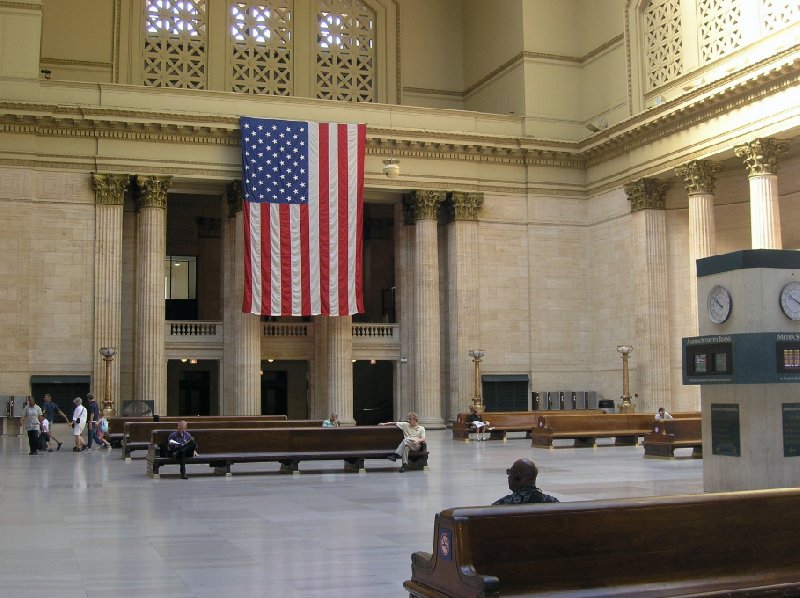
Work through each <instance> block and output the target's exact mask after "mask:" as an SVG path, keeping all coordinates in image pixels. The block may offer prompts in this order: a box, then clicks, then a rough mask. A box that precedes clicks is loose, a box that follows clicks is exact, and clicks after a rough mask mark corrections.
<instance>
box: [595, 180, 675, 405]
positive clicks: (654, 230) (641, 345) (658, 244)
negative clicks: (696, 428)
mask: <svg viewBox="0 0 800 598" xmlns="http://www.w3.org/2000/svg"><path fill="white" fill-rule="evenodd" d="M668 188H669V183H667V182H665V181H660V180H658V179H654V178H642V179H639V180H637V181H634V182H633V183H629V184H627V185H625V193H626V194H627V195H628V199H629V200H630V202H631V225H632V241H633V266H634V267H633V280H634V301H635V305H636V308H635V338H634V339H632V340H631V344H632V345H633V348H634V350H633V353H632V354H631V358H632V359H634V360H635V361H636V364H637V365H636V377H635V382H634V384H633V388H632V389H631V390H632V391H633V393H634V394H638V395H639V398H638V400H634V404H635V405H636V411H637V413H648V412H650V413H655V410H656V409H657V408H658V407H660V406H665V407H670V404H671V403H670V399H671V396H670V367H669V355H670V352H669V349H670V346H669V338H670V336H669V308H668V301H667V289H668V283H669V281H668V278H667V220H666V213H665V211H664V197H665V195H666V192H667V189H668ZM620 340H621V341H625V342H627V341H628V339H620ZM609 351H613V347H609Z"/></svg>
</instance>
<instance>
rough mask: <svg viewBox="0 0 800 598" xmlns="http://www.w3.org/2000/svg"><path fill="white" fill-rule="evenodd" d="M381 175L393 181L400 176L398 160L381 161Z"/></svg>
mask: <svg viewBox="0 0 800 598" xmlns="http://www.w3.org/2000/svg"><path fill="white" fill-rule="evenodd" d="M383 174H385V175H386V176H387V177H389V178H390V179H395V178H397V176H398V175H399V174H400V160H398V159H396V158H389V159H387V160H384V161H383Z"/></svg>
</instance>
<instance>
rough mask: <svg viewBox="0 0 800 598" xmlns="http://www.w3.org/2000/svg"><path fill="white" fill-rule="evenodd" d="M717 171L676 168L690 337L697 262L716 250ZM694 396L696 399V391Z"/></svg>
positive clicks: (704, 166)
mask: <svg viewBox="0 0 800 598" xmlns="http://www.w3.org/2000/svg"><path fill="white" fill-rule="evenodd" d="M719 170H720V165H718V164H714V163H712V162H710V161H708V160H692V161H690V162H688V163H687V164H685V165H684V166H681V167H678V168H676V169H675V172H676V174H677V175H678V176H682V177H683V182H684V185H685V186H686V192H687V193H688V194H689V305H690V306H691V309H690V310H689V314H690V320H691V321H690V332H691V334H693V335H697V334H698V312H697V305H698V304H697V260H699V259H700V258H704V257H708V256H710V255H714V251H715V247H716V225H715V221H714V188H715V185H716V178H715V177H716V174H717V173H718V172H719ZM697 395H698V397H697V398H698V400H699V390H698V393H697ZM698 405H699V403H698Z"/></svg>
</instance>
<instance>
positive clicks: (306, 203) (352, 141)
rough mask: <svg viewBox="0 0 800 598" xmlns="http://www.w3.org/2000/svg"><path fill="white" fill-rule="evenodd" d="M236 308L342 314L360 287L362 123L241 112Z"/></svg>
mask: <svg viewBox="0 0 800 598" xmlns="http://www.w3.org/2000/svg"><path fill="white" fill-rule="evenodd" d="M239 125H240V127H241V131H242V180H243V182H242V188H243V190H244V199H245V202H244V206H243V211H244V237H245V246H244V277H245V281H244V302H243V305H242V311H243V312H245V313H254V314H262V315H272V316H310V315H320V314H321V315H328V316H345V315H350V314H354V313H359V312H363V311H364V300H363V296H362V289H361V262H362V232H361V231H362V229H363V226H362V218H363V216H362V206H363V196H362V192H363V187H364V146H365V141H366V126H365V125H363V124H360V125H356V124H337V123H316V122H307V121H287V120H274V119H262V118H250V117H241V118H240V119H239Z"/></svg>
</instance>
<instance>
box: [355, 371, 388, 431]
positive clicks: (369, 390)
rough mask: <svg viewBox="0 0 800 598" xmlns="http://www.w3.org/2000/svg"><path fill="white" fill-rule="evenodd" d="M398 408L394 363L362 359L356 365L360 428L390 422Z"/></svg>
mask: <svg viewBox="0 0 800 598" xmlns="http://www.w3.org/2000/svg"><path fill="white" fill-rule="evenodd" d="M393 406H394V366H393V362H391V361H380V360H377V359H374V360H370V359H366V360H361V359H360V360H358V361H356V362H355V363H354V364H353V417H354V418H355V420H356V424H357V425H359V426H374V425H376V424H378V423H380V422H386V421H390V420H391V419H392V412H393Z"/></svg>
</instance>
